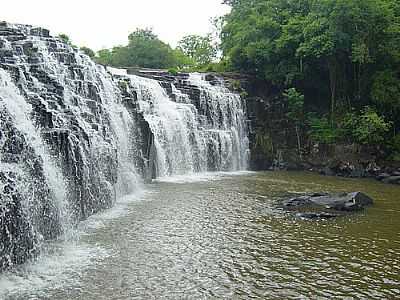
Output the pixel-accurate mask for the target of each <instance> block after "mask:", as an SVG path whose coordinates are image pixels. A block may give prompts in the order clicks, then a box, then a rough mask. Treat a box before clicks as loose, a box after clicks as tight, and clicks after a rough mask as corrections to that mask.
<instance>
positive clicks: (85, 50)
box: [80, 46, 96, 58]
mask: <svg viewBox="0 0 400 300" xmlns="http://www.w3.org/2000/svg"><path fill="white" fill-rule="evenodd" d="M80 50H81V51H82V52H83V53H85V54H86V55H87V56H89V57H90V58H94V57H95V55H96V53H95V52H94V51H93V50H92V49H90V48H88V47H85V46H83V47H81V48H80Z"/></svg>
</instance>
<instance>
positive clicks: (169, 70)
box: [168, 68, 179, 75]
mask: <svg viewBox="0 0 400 300" xmlns="http://www.w3.org/2000/svg"><path fill="white" fill-rule="evenodd" d="M168 73H169V74H171V75H178V73H179V72H178V70H177V69H176V68H169V69H168Z"/></svg>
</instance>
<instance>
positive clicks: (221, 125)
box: [0, 22, 249, 290]
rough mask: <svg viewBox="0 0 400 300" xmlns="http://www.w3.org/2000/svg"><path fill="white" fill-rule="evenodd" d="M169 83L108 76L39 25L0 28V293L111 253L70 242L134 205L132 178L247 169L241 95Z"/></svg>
mask: <svg viewBox="0 0 400 300" xmlns="http://www.w3.org/2000/svg"><path fill="white" fill-rule="evenodd" d="M176 80H177V82H172V81H171V82H159V81H157V80H154V79H149V78H143V77H140V76H135V75H127V74H124V72H123V71H121V70H115V69H110V70H109V71H107V70H105V68H104V67H102V66H99V65H96V64H95V63H94V62H92V61H91V60H90V59H89V58H88V57H87V56H86V55H84V54H82V53H80V52H79V51H78V50H76V49H73V48H72V47H71V46H70V45H67V44H65V43H63V42H62V41H60V40H59V39H57V38H53V37H51V36H50V35H49V33H48V31H47V30H45V29H42V28H34V27H31V26H25V25H12V24H7V23H4V22H3V23H0V196H1V202H0V223H1V228H2V231H1V232H0V241H1V248H0V271H1V270H8V271H4V272H6V273H5V274H6V275H2V276H3V277H2V278H1V280H0V287H1V290H4V284H5V285H9V284H10V280H9V279H10V278H12V277H13V276H14V277H15V276H16V277H15V278H14V279H13V280H16V281H18V280H20V279H21V278H23V277H25V275H18V274H25V273H27V274H28V273H32V274H35V273H37V274H38V276H37V278H42V279H41V280H40V281H41V282H42V283H46V284H50V282H47V279H46V278H47V277H46V274H47V275H51V276H49V278H52V277H54V276H53V275H55V273H54V274H53V272H56V273H57V272H60V273H59V274H62V273H66V272H64V271H62V270H61V269H62V268H64V267H65V263H67V264H69V265H71V266H73V265H74V264H75V263H78V262H79V261H86V262H87V263H88V262H89V261H90V260H91V259H93V258H94V257H96V259H97V258H101V257H102V256H103V255H111V254H109V253H108V254H107V251H106V250H105V249H100V248H99V249H98V248H97V247H94V248H93V247H88V248H86V247H83V248H79V247H82V245H80V246H79V247H74V245H76V242H77V241H78V240H79V236H80V234H81V232H82V230H81V228H82V226H85V224H86V225H87V226H89V227H90V226H92V225H93V223H91V222H93V220H97V221H95V224H97V225H99V223H101V222H103V221H105V220H107V219H112V218H113V216H114V215H120V214H122V213H123V212H124V210H125V205H126V203H128V202H131V201H137V200H138V199H140V198H141V197H142V195H143V193H145V190H146V188H145V187H144V186H143V180H148V179H149V178H150V179H151V178H160V179H159V180H165V179H166V178H171V177H174V176H178V177H179V178H181V179H182V176H187V178H189V177H190V178H192V179H193V178H195V177H196V176H194V175H195V174H204V173H205V172H211V171H212V172H218V171H237V170H244V169H246V167H247V161H248V155H249V145H248V138H247V134H248V129H247V125H246V113H245V104H244V103H243V101H242V99H241V98H240V97H239V96H238V95H236V94H234V93H231V92H230V91H229V90H228V89H227V88H225V87H224V83H223V81H222V80H219V81H218V82H217V83H215V82H214V83H213V84H211V83H210V82H208V81H207V80H205V78H204V75H201V74H189V75H185V76H184V77H183V78H179V79H176ZM192 90H194V91H195V96H193V94H191V93H189V91H190V92H191V91H192ZM201 176H203V177H204V176H206V177H208V178H210V176H211V177H212V176H218V175H209V174H208V173H207V175H200V177H201ZM181 179H180V180H181ZM195 180H196V179H195ZM112 207H114V208H113V209H111V210H110V211H108V212H107V213H105V215H104V213H103V215H101V214H98V215H96V216H93V215H94V214H96V213H100V212H101V211H104V210H105V209H110V208H112ZM107 214H109V215H107ZM91 216H92V217H91ZM89 217H91V218H90V220H89V221H84V220H87V219H88V218H89ZM82 221H84V222H82ZM80 222H81V223H80ZM88 224H89V225H88ZM90 224H92V225H90ZM83 232H85V230H83ZM67 257H68V259H67ZM28 260H31V263H28V264H26V263H25V262H26V261H28ZM24 263H25V264H24ZM20 265H22V266H20ZM58 265H60V266H61V265H62V266H63V267H60V268H57V266H58ZM21 272H22V273H21ZM57 274H58V273H57ZM8 275H9V276H11V277H7V276H8ZM4 276H5V277H4ZM55 277H57V276H55ZM18 278H19V279H18ZM13 280H11V281H13ZM61 281H62V280H61ZM7 282H8V283H7ZM51 282H53V279H52V281H51ZM37 284H38V283H37V282H36V283H32V286H35V285H37ZM51 284H52V283H51ZM27 286H29V284H27Z"/></svg>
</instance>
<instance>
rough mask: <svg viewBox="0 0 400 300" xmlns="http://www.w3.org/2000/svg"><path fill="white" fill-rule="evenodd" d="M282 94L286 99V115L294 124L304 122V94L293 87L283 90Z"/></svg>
mask: <svg viewBox="0 0 400 300" xmlns="http://www.w3.org/2000/svg"><path fill="white" fill-rule="evenodd" d="M283 96H284V97H285V98H286V99H287V101H288V112H287V114H286V116H287V117H288V118H289V120H291V121H293V122H294V123H295V124H296V125H302V124H303V123H304V95H302V94H301V93H300V92H298V91H297V90H296V89H295V88H290V89H287V90H285V92H284V93H283Z"/></svg>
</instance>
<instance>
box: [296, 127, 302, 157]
mask: <svg viewBox="0 0 400 300" xmlns="http://www.w3.org/2000/svg"><path fill="white" fill-rule="evenodd" d="M295 129H296V136H297V150H298V152H299V157H300V159H303V157H302V154H301V143H300V132H299V126H297V125H296V126H295Z"/></svg>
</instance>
